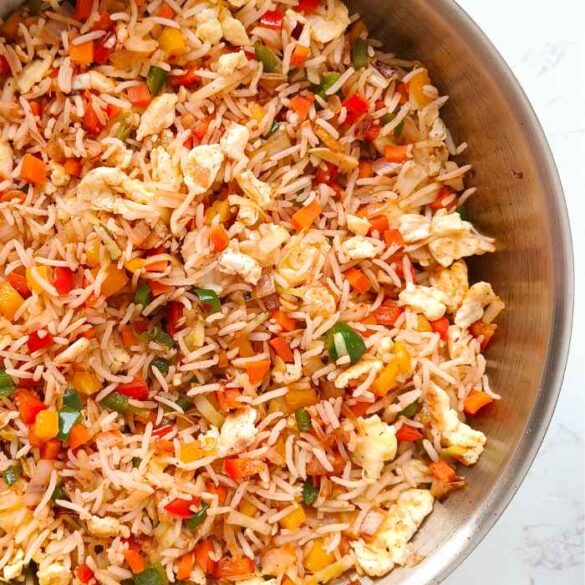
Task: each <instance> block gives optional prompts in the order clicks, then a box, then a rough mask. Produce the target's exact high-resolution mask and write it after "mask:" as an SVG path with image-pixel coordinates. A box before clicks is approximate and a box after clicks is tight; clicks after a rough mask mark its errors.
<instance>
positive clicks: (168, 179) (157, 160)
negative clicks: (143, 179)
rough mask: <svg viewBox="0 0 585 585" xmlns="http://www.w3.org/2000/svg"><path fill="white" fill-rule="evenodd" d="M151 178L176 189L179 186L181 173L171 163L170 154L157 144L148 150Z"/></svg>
mask: <svg viewBox="0 0 585 585" xmlns="http://www.w3.org/2000/svg"><path fill="white" fill-rule="evenodd" d="M150 162H151V164H152V178H153V179H154V180H155V181H157V182H158V183H163V184H164V186H165V187H168V188H169V189H173V190H175V191H178V190H179V188H180V186H181V173H180V171H179V169H178V167H177V166H176V165H174V164H173V159H172V157H171V155H170V154H169V153H168V152H167V151H166V150H165V149H164V148H163V147H162V146H157V147H156V148H153V149H152V150H151V151H150Z"/></svg>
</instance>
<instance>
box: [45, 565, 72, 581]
mask: <svg viewBox="0 0 585 585" xmlns="http://www.w3.org/2000/svg"><path fill="white" fill-rule="evenodd" d="M71 574H72V573H71V570H70V569H67V568H65V567H64V566H63V565H59V564H58V563H51V564H50V565H47V566H46V567H43V566H42V565H41V566H40V567H39V570H38V571H37V578H38V580H39V585H68V584H69V583H70V582H71Z"/></svg>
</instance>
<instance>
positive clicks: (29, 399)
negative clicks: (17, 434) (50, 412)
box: [14, 388, 49, 425]
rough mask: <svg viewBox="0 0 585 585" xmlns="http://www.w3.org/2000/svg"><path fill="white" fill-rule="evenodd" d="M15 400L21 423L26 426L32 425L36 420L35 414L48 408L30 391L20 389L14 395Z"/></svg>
mask: <svg viewBox="0 0 585 585" xmlns="http://www.w3.org/2000/svg"><path fill="white" fill-rule="evenodd" d="M14 397H15V399H16V406H17V407H18V412H19V413H20V418H21V419H22V422H23V423H24V424H27V425H32V424H33V423H34V422H35V419H36V418H37V414H39V412H41V411H42V410H45V409H47V408H49V407H48V406H47V405H46V404H45V403H44V402H43V401H42V400H40V399H39V397H38V396H37V395H36V394H35V393H34V392H32V391H31V390H25V389H24V388H20V389H18V390H17V391H16V394H15V395H14Z"/></svg>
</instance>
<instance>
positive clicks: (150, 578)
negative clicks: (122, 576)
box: [134, 565, 169, 585]
mask: <svg viewBox="0 0 585 585" xmlns="http://www.w3.org/2000/svg"><path fill="white" fill-rule="evenodd" d="M168 582H169V581H168V579H167V574H166V573H165V570H164V569H163V568H162V567H161V566H160V565H150V567H148V568H147V569H145V570H144V571H142V573H138V575H135V576H134V583H135V585H168Z"/></svg>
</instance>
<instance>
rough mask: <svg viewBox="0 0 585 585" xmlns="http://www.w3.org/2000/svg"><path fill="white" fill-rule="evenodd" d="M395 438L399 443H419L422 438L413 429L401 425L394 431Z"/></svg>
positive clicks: (418, 432)
mask: <svg viewBox="0 0 585 585" xmlns="http://www.w3.org/2000/svg"><path fill="white" fill-rule="evenodd" d="M396 438H397V439H398V440H399V441H420V440H421V439H422V438H423V434H422V433H421V432H420V431H419V430H418V429H417V428H415V427H410V426H408V425H402V426H401V427H400V428H399V429H398V431H396Z"/></svg>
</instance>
